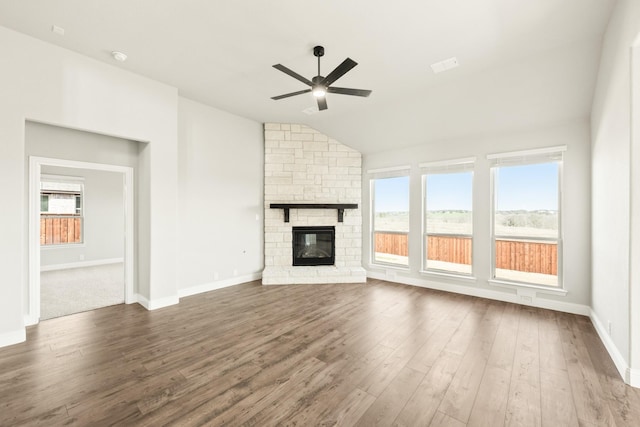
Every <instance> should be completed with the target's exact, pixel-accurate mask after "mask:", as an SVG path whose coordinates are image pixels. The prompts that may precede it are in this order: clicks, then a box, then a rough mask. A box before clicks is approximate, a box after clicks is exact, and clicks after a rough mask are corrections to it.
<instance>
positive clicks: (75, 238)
mask: <svg viewBox="0 0 640 427" xmlns="http://www.w3.org/2000/svg"><path fill="white" fill-rule="evenodd" d="M83 193H84V183H83V180H82V178H76V177H66V176H53V175H43V176H42V179H41V180H40V245H41V246H54V245H69V244H79V243H82V242H83V239H84V236H83V232H82V229H83V222H84V218H83Z"/></svg>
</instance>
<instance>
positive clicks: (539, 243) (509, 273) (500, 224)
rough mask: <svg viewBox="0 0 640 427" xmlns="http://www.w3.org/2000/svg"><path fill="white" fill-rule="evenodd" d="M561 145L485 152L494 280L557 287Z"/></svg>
mask: <svg viewBox="0 0 640 427" xmlns="http://www.w3.org/2000/svg"><path fill="white" fill-rule="evenodd" d="M564 149H565V148H564V147H556V148H551V149H542V150H531V151H528V152H520V153H512V154H504V155H495V156H489V159H490V160H491V163H492V181H493V196H494V202H493V212H492V216H493V227H492V228H493V236H492V237H493V256H492V262H493V266H492V267H493V278H494V279H497V280H505V281H509V282H516V283H517V282H520V283H527V284H534V285H543V286H552V287H560V286H561V283H562V281H561V274H560V270H561V268H560V267H561V253H562V251H561V248H562V244H561V243H562V240H561V220H560V219H561V215H560V207H561V205H562V203H561V191H560V184H561V176H562V152H563V151H564Z"/></svg>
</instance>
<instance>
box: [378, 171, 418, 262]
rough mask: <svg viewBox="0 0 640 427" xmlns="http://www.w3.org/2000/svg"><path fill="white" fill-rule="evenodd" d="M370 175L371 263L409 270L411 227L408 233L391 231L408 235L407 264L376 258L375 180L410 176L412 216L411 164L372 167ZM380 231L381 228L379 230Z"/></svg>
mask: <svg viewBox="0 0 640 427" xmlns="http://www.w3.org/2000/svg"><path fill="white" fill-rule="evenodd" d="M367 174H368V175H369V212H370V221H369V222H370V227H369V228H370V230H369V239H370V241H371V242H370V245H369V246H370V247H369V265H373V266H380V267H387V268H389V267H390V268H397V269H401V270H409V268H410V265H411V257H410V255H411V254H410V251H409V246H410V245H409V243H408V242H409V240H410V237H411V236H410V231H411V229H409V230H408V231H407V232H406V233H404V232H391V233H402V234H406V235H407V265H404V264H396V263H391V262H384V261H376V259H375V255H376V254H375V248H376V238H375V232H376V229H375V214H376V212H375V194H376V192H375V181H376V180H379V179H385V178H401V177H408V178H409V217H411V166H410V165H404V166H394V167H388V168H381V169H371V170H368V171H367ZM378 231H380V230H378Z"/></svg>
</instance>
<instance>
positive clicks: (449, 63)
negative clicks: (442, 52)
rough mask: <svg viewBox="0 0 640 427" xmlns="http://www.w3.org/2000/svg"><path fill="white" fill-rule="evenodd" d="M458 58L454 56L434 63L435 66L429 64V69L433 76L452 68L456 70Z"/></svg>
mask: <svg viewBox="0 0 640 427" xmlns="http://www.w3.org/2000/svg"><path fill="white" fill-rule="evenodd" d="M458 65H459V64H458V58H456V57H455V56H454V57H453V58H449V59H445V60H444V61H440V62H436V63H435V64H431V69H432V70H433V72H434V73H435V74H438V73H441V72H443V71H448V70H450V69H452V68H456V67H457V66H458Z"/></svg>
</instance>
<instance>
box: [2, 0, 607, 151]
mask: <svg viewBox="0 0 640 427" xmlns="http://www.w3.org/2000/svg"><path fill="white" fill-rule="evenodd" d="M614 3H615V0H396V1H393V2H392V1H379V0H323V1H318V0H315V1H308V0H271V1H268V0H215V1H214V0H135V1H131V0H109V1H104V0H21V1H17V0H0V25H3V26H5V27H8V28H11V29H14V30H17V31H20V32H22V33H25V34H29V35H31V36H33V37H36V38H39V39H42V40H45V41H47V42H50V43H53V44H56V45H59V46H62V47H65V48H68V49H71V50H73V51H76V52H79V53H82V54H84V55H87V56H90V57H92V58H95V59H98V60H100V61H104V62H107V63H110V64H113V65H114V66H116V67H120V68H123V69H127V70H130V71H133V72H136V73H139V74H142V75H145V76H148V77H150V78H153V79H156V80H159V81H161V82H164V83H167V84H170V85H172V86H175V87H177V88H178V89H179V92H180V94H181V96H184V97H187V98H191V99H194V100H197V101H200V102H203V103H205V104H208V105H211V106H214V107H217V108H220V109H223V110H226V111H229V112H232V113H235V114H238V115H240V116H244V117H247V118H250V119H253V120H256V121H259V122H292V123H305V124H308V125H309V126H312V127H314V128H316V129H318V130H319V131H321V132H323V133H325V134H327V135H330V136H331V137H333V138H336V139H337V140H339V141H341V142H343V143H345V144H347V145H350V146H352V147H353V148H356V149H358V150H360V151H362V152H363V153H371V152H376V151H381V150H386V149H392V148H396V147H403V146H410V145H416V144H428V143H434V142H438V141H442V140H445V139H452V138H457V137H463V136H470V135H475V134H486V133H492V132H509V131H516V130H521V129H530V128H535V127H539V126H545V125H551V124H554V123H558V122H561V121H565V120H571V119H577V118H586V117H588V115H589V111H590V108H591V101H592V97H593V90H594V85H595V81H596V76H597V70H598V63H599V58H600V49H601V43H602V36H603V34H604V31H605V28H606V25H607V22H608V20H609V15H610V13H611V9H612V7H613V5H614ZM54 24H55V25H57V26H60V27H63V28H64V29H65V31H66V33H65V35H64V36H60V35H57V34H55V33H53V32H51V26H52V25H54ZM318 44H320V45H323V46H324V47H325V49H326V51H325V56H324V57H323V58H322V74H323V75H326V74H328V73H329V72H330V71H331V70H333V68H335V67H336V66H337V65H338V64H339V63H341V62H342V61H343V60H344V59H345V58H346V57H350V58H352V59H354V60H355V61H356V62H358V63H359V65H358V66H357V67H355V68H354V69H353V70H351V71H350V72H348V73H347V74H346V75H345V76H343V77H342V78H341V79H339V80H338V81H337V82H336V83H335V85H336V86H340V87H354V88H359V89H371V90H373V94H372V95H371V96H370V97H369V98H359V97H351V96H343V95H335V94H329V95H328V96H327V102H328V105H329V109H328V110H326V111H322V112H319V113H316V114H313V115H307V114H305V113H303V110H305V109H307V108H309V107H313V106H315V101H314V99H313V97H312V95H311V94H305V95H300V96H297V97H292V98H287V99H283V100H279V101H273V100H271V99H270V97H271V96H275V95H280V94H283V93H288V92H293V91H296V90H301V89H306V87H305V86H304V85H303V84H302V83H300V82H298V81H296V80H294V79H293V78H291V77H289V76H287V75H286V74H284V73H282V72H280V71H278V70H275V69H274V68H272V65H273V64H277V63H281V64H283V65H285V66H287V67H289V68H291V69H292V70H294V71H296V72H298V73H299V74H302V75H304V76H305V77H307V78H311V77H312V76H313V75H315V74H316V71H317V70H316V67H317V64H316V59H315V57H314V56H313V54H312V48H313V46H315V45H318ZM113 50H119V51H122V52H125V53H126V54H127V55H128V56H129V59H128V60H127V61H126V62H125V63H116V62H115V61H114V60H113V59H112V58H111V56H110V54H109V53H110V52H111V51H113ZM452 56H456V57H457V58H458V61H459V63H460V67H458V68H456V69H453V70H451V71H448V72H445V73H441V74H437V75H436V74H433V72H432V71H431V69H430V64H432V63H434V62H437V61H440V60H443V59H447V58H449V57H452Z"/></svg>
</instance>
